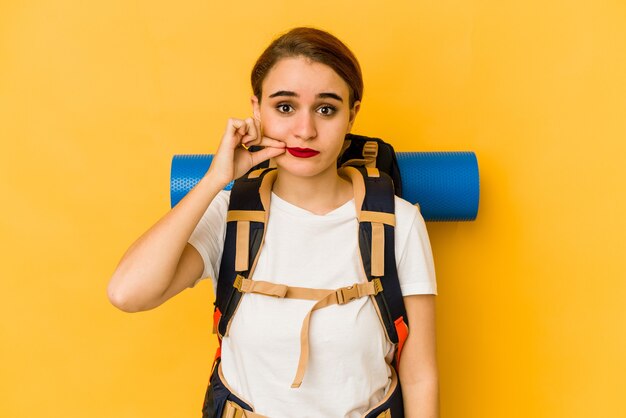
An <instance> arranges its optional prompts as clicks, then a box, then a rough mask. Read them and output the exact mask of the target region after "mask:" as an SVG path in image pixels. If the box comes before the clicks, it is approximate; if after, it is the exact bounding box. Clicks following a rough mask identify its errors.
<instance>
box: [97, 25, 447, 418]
mask: <svg viewBox="0 0 626 418" xmlns="http://www.w3.org/2000/svg"><path fill="white" fill-rule="evenodd" d="M252 89H253V93H254V95H253V96H252V98H251V104H252V113H253V117H249V118H246V119H230V120H229V121H228V123H227V126H226V131H225V133H224V135H223V137H222V141H221V143H220V145H219V148H218V150H217V152H216V154H215V157H214V159H213V162H212V164H211V167H210V169H209V170H208V172H207V173H206V175H205V176H204V178H203V179H202V180H201V181H200V182H199V183H198V184H197V185H196V187H194V188H193V189H192V190H191V191H190V192H189V193H188V195H187V196H186V197H185V198H184V199H183V200H181V201H180V203H179V204H178V205H177V206H176V207H174V208H173V209H172V210H171V211H170V212H169V213H167V214H166V215H165V216H164V217H163V218H162V219H161V220H160V221H158V222H157V223H156V224H155V225H154V226H153V227H152V228H150V229H149V230H148V231H147V232H146V233H145V234H144V235H142V236H141V237H140V238H139V239H138V240H137V241H136V242H135V243H134V244H133V245H132V246H131V247H130V248H129V249H128V251H127V252H126V254H125V255H124V257H123V258H122V260H121V261H120V263H119V266H118V267H117V269H116V271H115V273H114V274H113V277H112V278H111V281H110V284H109V287H108V294H109V298H110V300H111V302H112V303H113V304H114V305H115V306H117V307H118V308H120V309H122V310H124V311H128V312H136V311H142V310H147V309H152V308H154V307H157V306H159V305H160V304H162V303H163V302H165V301H166V300H168V299H169V298H171V297H173V296H174V295H176V294H178V293H179V292H181V291H182V290H184V289H186V288H188V287H193V286H194V285H195V283H196V282H197V281H198V280H200V279H201V278H206V277H211V278H212V279H213V284H214V287H215V286H216V279H217V277H218V273H219V271H218V270H219V266H220V259H221V257H222V251H223V246H224V237H225V230H226V228H225V225H226V213H227V210H228V202H229V197H230V193H229V192H227V191H223V188H224V187H225V186H226V184H228V183H229V182H230V181H231V180H233V179H237V178H239V177H241V176H243V175H244V174H245V173H246V172H248V171H249V170H250V169H251V168H252V167H253V166H255V165H256V164H258V163H260V162H262V161H265V160H268V159H270V158H272V159H273V161H274V162H275V165H276V166H277V169H276V171H277V175H276V179H275V182H274V184H273V188H272V193H271V200H270V212H269V213H270V217H269V221H268V223H267V227H266V228H267V230H266V236H265V241H264V245H263V248H262V250H261V252H260V254H259V258H258V262H257V264H256V269H255V270H254V280H262V281H268V282H271V283H280V284H285V285H288V286H299V287H306V288H318V289H336V288H340V287H342V286H348V285H351V284H353V283H355V282H364V281H366V279H365V278H364V277H363V272H362V271H363V270H362V267H361V265H360V262H361V261H360V253H359V249H358V245H359V244H358V237H357V231H358V221H357V218H356V209H355V205H354V200H353V187H352V184H351V183H350V181H349V180H347V179H346V178H344V177H342V176H340V174H339V172H338V170H337V158H338V155H339V154H340V152H341V150H342V146H343V142H344V137H345V135H346V134H347V133H349V132H350V129H351V128H352V125H353V123H354V121H355V118H356V116H357V114H358V112H359V108H360V104H361V98H362V94H363V82H362V78H361V70H360V67H359V64H358V62H357V60H356V58H355V57H354V55H353V54H352V53H351V51H350V50H349V49H348V48H347V47H346V46H345V45H344V44H343V43H341V41H339V40H338V39H337V38H335V37H334V36H332V35H330V34H329V33H327V32H324V31H320V30H317V29H312V28H296V29H293V30H291V31H290V32H288V33H286V34H285V35H283V36H281V37H280V38H278V39H276V40H275V41H274V42H273V43H272V44H271V45H270V46H269V47H268V48H267V49H266V50H265V52H264V53H263V54H262V55H261V57H260V58H259V59H258V61H257V63H256V65H255V67H254V69H253V70H252ZM252 145H257V146H261V147H263V148H262V149H261V150H260V151H257V152H250V151H249V150H248V148H249V147H250V146H252ZM395 208H396V209H395V212H396V213H395V215H396V227H395V237H396V238H395V250H396V264H397V267H398V275H399V279H400V285H401V290H402V295H403V299H404V303H405V307H406V311H407V316H408V321H409V324H410V333H409V336H408V339H407V340H406V342H405V345H404V349H403V351H402V357H401V361H400V365H399V378H400V381H401V383H402V385H401V387H402V395H403V401H404V414H405V416H406V417H416V418H417V417H421V418H426V417H428V418H432V417H437V416H438V378H437V367H436V361H435V331H434V322H435V321H434V311H435V307H434V295H435V294H436V283H435V275H434V268H433V261H432V254H431V249H430V244H429V241H428V235H427V232H426V228H425V225H424V221H423V218H422V217H421V215H420V214H419V211H418V210H417V208H415V207H414V206H413V205H411V204H410V203H408V202H406V201H404V200H402V199H400V198H395ZM313 304H314V302H313V301H310V300H302V299H279V298H272V297H267V296H265V295H260V294H254V293H248V294H245V295H244V296H243V297H242V299H241V302H240V305H239V307H238V308H237V311H236V315H235V316H234V317H233V319H232V321H231V324H230V328H229V332H228V335H227V336H224V338H223V340H222V354H221V363H220V366H219V367H220V372H221V373H222V376H223V378H224V380H225V382H224V383H225V384H226V385H227V386H228V387H229V388H230V389H231V390H232V391H233V392H234V393H236V394H237V396H238V397H239V398H240V399H241V400H243V401H245V402H246V403H247V404H248V405H250V406H252V407H253V408H254V411H255V413H256V414H260V415H262V416H266V417H270V418H283V417H296V416H297V417H304V416H306V417H354V418H356V417H361V416H364V414H365V413H366V412H367V411H368V410H369V409H370V408H372V407H373V406H374V405H376V404H377V403H378V402H380V401H381V399H383V398H384V397H385V394H386V392H387V391H388V390H389V387H390V384H391V383H390V382H391V376H392V373H391V370H390V366H389V364H388V361H389V359H390V358H392V357H393V353H394V350H395V345H394V344H391V343H390V342H389V341H388V340H387V338H386V335H385V332H384V330H383V327H382V325H381V322H380V320H379V319H378V317H377V313H376V308H375V307H374V303H373V302H372V298H370V297H363V298H359V299H356V300H354V301H352V302H350V303H347V304H344V305H333V306H328V307H326V308H324V309H320V310H316V311H315V314H314V315H312V318H311V321H310V328H309V348H310V353H311V354H310V358H309V363H308V367H307V370H306V375H305V376H304V379H303V380H302V382H301V384H300V385H297V386H298V387H297V388H294V387H292V380H293V377H294V372H295V369H296V365H297V364H298V360H299V355H300V348H301V347H300V332H301V326H302V319H303V318H304V317H305V316H306V315H307V312H308V311H309V310H310V309H311V307H312V305H313ZM244 416H251V415H244ZM254 416H259V415H254ZM393 418H396V416H393Z"/></svg>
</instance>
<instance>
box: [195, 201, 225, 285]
mask: <svg viewBox="0 0 626 418" xmlns="http://www.w3.org/2000/svg"><path fill="white" fill-rule="evenodd" d="M229 201H230V192H229V191H224V190H223V191H221V192H219V193H218V194H217V196H215V199H213V201H212V202H211V204H210V205H209V207H208V208H207V210H206V211H205V212H204V215H202V218H201V219H200V222H198V225H196V228H195V229H194V231H193V233H192V234H191V237H190V238H189V244H191V245H193V247H194V248H195V249H196V250H197V251H198V253H200V256H201V257H202V260H203V261H204V272H203V273H202V277H201V278H200V279H198V280H196V282H195V283H194V284H193V286H195V285H196V284H197V283H198V282H199V281H200V280H202V279H206V278H208V277H210V278H211V280H212V282H213V291H215V290H216V288H217V276H218V274H219V266H220V262H221V259H222V253H223V249H224V239H225V236H226V215H227V212H228V202H229ZM193 286H192V287H193Z"/></svg>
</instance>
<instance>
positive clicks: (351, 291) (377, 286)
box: [233, 275, 383, 388]
mask: <svg viewBox="0 0 626 418" xmlns="http://www.w3.org/2000/svg"><path fill="white" fill-rule="evenodd" d="M233 286H234V287H235V288H237V290H239V291H240V292H242V293H256V294H260V295H265V296H272V297H278V298H291V299H306V300H316V301H317V302H316V303H315V304H314V305H313V306H312V307H311V309H310V310H309V312H307V314H306V316H305V317H304V320H303V321H302V328H301V329H300V359H299V360H298V369H297V371H296V376H295V378H294V380H293V383H292V384H291V387H292V388H299V387H300V385H301V384H302V379H303V378H304V373H305V372H306V368H307V366H308V362H309V325H310V322H311V315H312V314H313V311H316V310H318V309H322V308H325V307H327V306H330V305H344V304H346V303H348V302H351V301H353V300H355V299H358V298H362V297H365V296H370V295H376V294H378V293H379V292H380V291H382V290H383V286H382V283H381V281H380V279H374V280H372V281H371V282H366V283H355V284H353V285H352V286H347V287H341V288H339V289H311V288H307V287H296V286H287V285H284V284H277V283H271V282H265V281H260V280H259V281H255V280H252V279H246V278H244V277H243V276H240V275H238V276H237V277H236V279H235V283H234V284H233Z"/></svg>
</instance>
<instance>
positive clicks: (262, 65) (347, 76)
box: [250, 27, 363, 107]
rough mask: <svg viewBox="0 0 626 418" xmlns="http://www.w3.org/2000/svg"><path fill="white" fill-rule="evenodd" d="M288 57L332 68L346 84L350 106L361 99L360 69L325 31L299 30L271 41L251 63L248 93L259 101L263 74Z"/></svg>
mask: <svg viewBox="0 0 626 418" xmlns="http://www.w3.org/2000/svg"><path fill="white" fill-rule="evenodd" d="M290 57H305V58H308V59H310V60H312V61H314V62H319V63H321V64H325V65H328V66H329V67H330V68H332V69H333V70H334V71H335V72H336V73H337V74H338V75H339V76H340V77H341V78H343V80H344V81H345V82H346V84H348V88H349V90H350V107H352V106H353V105H354V102H355V101H357V100H361V98H362V97H363V77H362V75H361V67H360V66H359V62H358V61H357V59H356V57H355V56H354V54H353V53H352V51H350V50H349V49H348V47H347V46H346V45H345V44H344V43H343V42H341V41H340V40H339V39H337V38H336V37H335V36H333V35H331V34H330V33H328V32H325V31H323V30H319V29H315V28H307V27H300V28H294V29H292V30H290V31H289V32H287V33H285V34H284V35H282V36H280V37H278V38H277V39H275V40H274V41H273V42H272V43H271V44H270V46H268V47H267V49H266V50H265V51H263V54H261V56H260V57H259V59H258V60H257V62H256V64H254V68H252V75H251V77H250V79H251V82H252V91H253V93H254V95H255V96H256V97H257V99H258V100H259V101H261V93H262V91H261V90H262V84H263V80H264V79H265V77H266V76H267V73H269V71H270V70H271V69H272V67H273V66H274V65H276V63H277V62H278V61H280V60H281V59H283V58H290Z"/></svg>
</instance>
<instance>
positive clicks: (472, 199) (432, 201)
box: [170, 152, 480, 221]
mask: <svg viewBox="0 0 626 418" xmlns="http://www.w3.org/2000/svg"><path fill="white" fill-rule="evenodd" d="M396 157H397V159H398V165H399V167H400V175H401V177H402V197H403V198H404V199H405V200H408V201H409V202H411V203H413V204H418V205H419V207H420V211H421V213H422V216H423V217H424V220H426V221H473V220H474V219H476V215H477V214H478V200H479V194H480V185H479V177H478V162H477V160H476V155H475V154H474V153H473V152H396ZM212 160H213V155H211V154H201V155H175V156H174V158H172V170H171V176H170V199H171V205H172V207H174V206H176V204H177V203H178V202H179V201H180V200H181V199H182V198H183V197H185V195H186V194H187V193H188V192H189V190H191V189H192V188H193V187H194V186H195V185H196V183H198V182H199V181H200V179H201V178H202V177H203V176H204V175H205V173H206V171H207V170H208V169H209V166H210V165H211V161H212ZM232 184H233V183H232V182H231V183H230V184H229V185H228V186H226V187H225V189H226V190H230V189H231V188H232Z"/></svg>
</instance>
